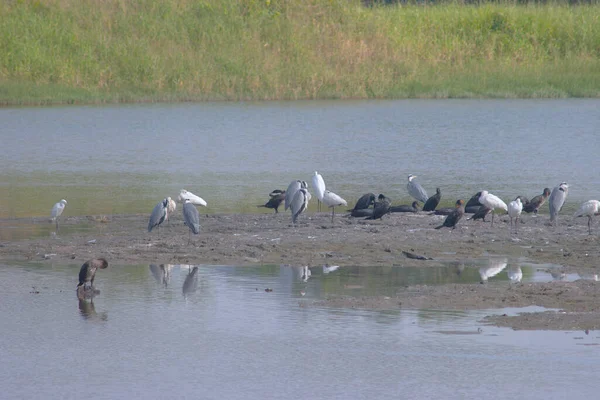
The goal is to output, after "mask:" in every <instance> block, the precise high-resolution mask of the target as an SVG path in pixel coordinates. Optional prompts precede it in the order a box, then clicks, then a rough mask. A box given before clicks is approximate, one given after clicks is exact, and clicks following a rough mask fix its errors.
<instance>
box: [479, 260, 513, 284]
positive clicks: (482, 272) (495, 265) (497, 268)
mask: <svg viewBox="0 0 600 400" xmlns="http://www.w3.org/2000/svg"><path fill="white" fill-rule="evenodd" d="M507 264H508V260H507V259H506V258H499V259H490V261H489V264H488V266H487V267H481V268H479V276H480V277H481V282H487V280H488V279H489V278H491V277H493V276H496V275H498V274H499V273H500V272H502V270H503V269H504V268H506V265H507Z"/></svg>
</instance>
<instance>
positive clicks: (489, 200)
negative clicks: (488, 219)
mask: <svg viewBox="0 0 600 400" xmlns="http://www.w3.org/2000/svg"><path fill="white" fill-rule="evenodd" d="M479 202H480V203H481V204H483V205H484V206H486V207H487V208H489V209H491V210H492V226H494V209H496V208H501V209H503V210H504V211H508V206H507V205H506V203H505V202H503V201H502V200H501V199H500V197H498V196H495V195H493V194H491V193H489V192H488V191H487V190H482V191H481V196H479Z"/></svg>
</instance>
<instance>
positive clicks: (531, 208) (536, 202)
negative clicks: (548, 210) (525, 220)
mask: <svg viewBox="0 0 600 400" xmlns="http://www.w3.org/2000/svg"><path fill="white" fill-rule="evenodd" d="M549 196H550V189H549V188H544V192H543V193H542V194H540V195H537V196H535V197H534V198H533V199H531V201H530V202H529V203H527V204H524V205H523V211H525V212H526V213H534V214H537V213H538V210H539V209H540V207H541V206H543V205H544V203H545V202H546V200H548V197H549Z"/></svg>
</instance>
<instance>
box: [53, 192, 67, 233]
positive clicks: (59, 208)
mask: <svg viewBox="0 0 600 400" xmlns="http://www.w3.org/2000/svg"><path fill="white" fill-rule="evenodd" d="M66 205H67V201H66V200H65V199H62V200H61V201H59V202H58V203H56V204H55V205H54V207H52V211H50V217H51V218H52V220H53V221H55V222H56V232H58V217H60V216H61V214H62V213H63V211H64V210H65V206H66Z"/></svg>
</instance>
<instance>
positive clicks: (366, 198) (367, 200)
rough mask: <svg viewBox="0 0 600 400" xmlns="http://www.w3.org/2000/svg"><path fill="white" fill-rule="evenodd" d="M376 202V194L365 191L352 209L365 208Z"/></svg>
mask: <svg viewBox="0 0 600 400" xmlns="http://www.w3.org/2000/svg"><path fill="white" fill-rule="evenodd" d="M371 204H375V195H374V194H373V193H365V194H363V195H362V196H360V198H359V199H358V200H357V201H356V204H355V205H354V208H353V209H352V211H356V210H364V209H367V208H369V207H370V206H371Z"/></svg>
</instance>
